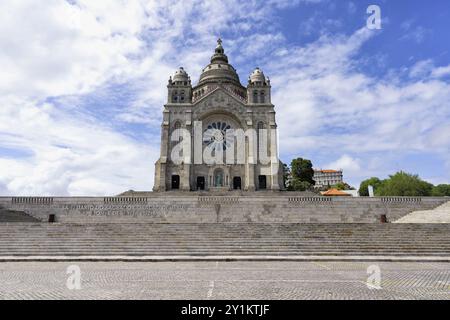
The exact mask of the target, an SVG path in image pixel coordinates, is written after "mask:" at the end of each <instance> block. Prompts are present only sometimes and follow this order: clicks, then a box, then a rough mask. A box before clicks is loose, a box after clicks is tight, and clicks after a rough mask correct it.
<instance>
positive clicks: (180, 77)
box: [173, 67, 189, 81]
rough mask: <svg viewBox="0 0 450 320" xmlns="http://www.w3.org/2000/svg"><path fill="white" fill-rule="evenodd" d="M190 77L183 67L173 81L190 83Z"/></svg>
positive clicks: (176, 73) (176, 72)
mask: <svg viewBox="0 0 450 320" xmlns="http://www.w3.org/2000/svg"><path fill="white" fill-rule="evenodd" d="M188 79H189V76H188V74H187V72H186V71H184V69H183V67H180V69H178V70H177V71H175V74H174V76H173V81H188Z"/></svg>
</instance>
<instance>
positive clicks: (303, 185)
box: [289, 178, 312, 191]
mask: <svg viewBox="0 0 450 320" xmlns="http://www.w3.org/2000/svg"><path fill="white" fill-rule="evenodd" d="M311 187H312V184H311V183H309V182H307V181H300V180H299V179H298V178H292V180H291V183H290V185H289V190H291V191H306V190H310V189H311Z"/></svg>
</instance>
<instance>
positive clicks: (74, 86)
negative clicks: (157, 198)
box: [0, 0, 450, 195]
mask: <svg viewBox="0 0 450 320" xmlns="http://www.w3.org/2000/svg"><path fill="white" fill-rule="evenodd" d="M371 4H376V5H378V6H379V7H380V8H381V19H382V20H381V21H382V29H381V30H369V29H368V28H367V27H366V20H367V18H368V16H369V15H368V14H367V13H366V9H367V7H368V6H369V5H371ZM449 11H450V5H449V4H448V1H445V0H433V1H407V0H395V1H393V0H384V1H381V0H380V1H345V0H339V1H337V0H334V1H333V0H297V1H286V0H272V1H248V2H242V1H237V0H229V1H200V0H196V1H144V0H142V1H138V0H130V1H118V0H117V1H88V0H79V1H78V0H72V1H62V0H48V1H45V2H44V3H43V2H39V3H37V2H36V1H31V0H17V1H2V3H1V4H0V48H1V50H0V65H1V66H2V72H0V95H1V97H2V107H1V108H0V194H4V195H8V194H17V195H19V194H22V195H103V194H117V193H119V192H122V191H124V190H129V189H134V190H150V189H151V188H152V186H153V174H154V162H155V161H156V159H157V158H158V153H159V142H160V137H159V133H160V132H159V131H160V123H161V111H162V106H163V104H164V102H165V98H166V84H167V80H168V78H169V76H170V75H172V74H173V72H174V71H175V70H176V69H177V68H178V67H179V66H183V67H184V68H185V70H186V71H187V72H188V73H189V74H190V76H191V78H192V79H193V81H194V82H195V83H196V82H197V81H198V77H199V74H200V72H201V69H202V68H203V67H204V66H205V65H206V64H207V63H208V62H209V58H210V56H211V54H212V51H213V49H214V46H215V41H216V39H217V37H219V36H220V37H221V38H222V39H223V44H224V47H225V50H226V53H227V55H228V56H229V59H230V63H232V64H233V65H234V66H235V68H236V69H237V70H238V73H239V76H240V78H241V82H242V83H243V84H244V85H245V83H246V80H247V77H248V75H249V74H250V72H251V71H252V70H253V69H254V67H256V66H258V67H260V68H262V69H263V71H264V72H265V74H266V75H268V76H269V77H270V78H271V83H272V90H273V99H272V100H273V103H274V104H275V106H276V111H277V121H278V126H279V137H280V156H281V158H282V160H283V161H285V162H289V161H290V160H291V159H292V158H294V157H299V156H301V157H306V158H309V159H311V160H312V161H313V163H314V165H315V167H317V168H342V169H344V178H345V180H346V181H347V182H349V183H350V184H352V185H354V186H358V185H359V182H360V181H361V180H363V179H365V178H368V177H371V176H378V177H381V178H385V177H387V176H388V175H389V174H392V173H394V172H396V171H398V170H405V171H408V172H412V173H417V174H419V175H420V176H421V177H422V178H424V179H426V180H428V181H430V182H432V183H435V184H437V183H450V173H449V172H450V41H449V35H448V30H450V22H449V20H450V19H449V16H450V12H449Z"/></svg>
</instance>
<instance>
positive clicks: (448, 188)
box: [431, 184, 450, 197]
mask: <svg viewBox="0 0 450 320" xmlns="http://www.w3.org/2000/svg"><path fill="white" fill-rule="evenodd" d="M431 195H432V196H434V197H445V196H447V197H450V184H439V185H437V186H435V187H433V190H431Z"/></svg>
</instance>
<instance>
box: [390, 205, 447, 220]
mask: <svg viewBox="0 0 450 320" xmlns="http://www.w3.org/2000/svg"><path fill="white" fill-rule="evenodd" d="M394 223H450V201H449V202H446V203H444V204H443V205H440V206H439V207H437V208H435V209H432V210H421V211H414V212H411V213H410V214H408V215H406V216H404V217H402V218H400V219H398V220H396V221H394Z"/></svg>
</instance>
